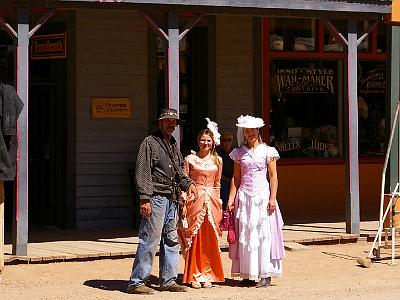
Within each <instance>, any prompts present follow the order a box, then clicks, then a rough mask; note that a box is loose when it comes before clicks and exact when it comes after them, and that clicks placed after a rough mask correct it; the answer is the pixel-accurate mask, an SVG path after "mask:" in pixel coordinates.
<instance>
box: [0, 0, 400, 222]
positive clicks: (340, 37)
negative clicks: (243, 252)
mask: <svg viewBox="0 0 400 300" xmlns="http://www.w3.org/2000/svg"><path fill="white" fill-rule="evenodd" d="M167 4H168V5H167ZM21 7H22V8H25V10H26V12H27V13H29V17H28V23H29V26H30V28H34V26H35V23H36V22H37V20H40V18H41V16H43V15H46V13H47V12H48V11H49V10H52V15H51V16H50V17H49V18H48V19H46V20H45V21H46V22H39V23H40V24H42V26H41V27H40V29H38V30H37V31H35V33H34V34H32V37H31V41H30V52H29V54H30V58H29V96H27V97H28V98H27V99H29V126H28V127H29V128H28V129H29V130H28V132H29V144H28V147H27V149H29V150H27V161H28V162H29V163H28V164H27V165H28V166H27V167H28V168H29V173H28V175H29V176H27V177H26V178H27V179H26V180H27V182H29V187H27V197H29V222H30V225H31V226H36V225H38V226H52V225H56V226H61V227H76V228H96V227H97V228H99V227H121V226H133V225H134V224H135V223H136V221H135V219H134V218H138V216H137V215H136V216H135V214H134V211H135V209H134V207H135V205H136V204H137V202H135V199H134V198H135V197H134V195H133V192H132V188H131V181H130V177H129V174H128V170H129V169H132V168H134V164H135V159H136V153H137V150H138V147H139V145H140V142H141V140H142V139H143V138H144V137H145V136H146V135H147V134H148V133H149V132H150V131H151V130H152V129H154V119H155V118H156V115H157V111H158V110H159V109H160V108H161V107H162V106H166V105H171V95H172V96H174V97H177V99H178V102H176V101H175V102H172V104H173V105H172V106H176V105H178V107H179V110H180V116H181V117H182V118H183V119H186V121H187V122H186V124H185V126H183V128H181V137H182V139H181V148H182V151H183V152H185V151H188V150H190V149H193V147H195V136H196V134H197V132H198V131H199V130H200V129H202V128H203V127H204V126H205V125H206V124H205V121H204V117H207V116H208V117H210V118H212V119H215V120H216V121H217V122H218V124H219V126H220V128H221V129H223V130H229V131H232V132H233V133H235V132H236V128H235V121H236V118H237V117H238V116H239V115H240V114H253V115H257V116H262V117H263V118H264V120H265V121H266V122H267V123H268V124H269V125H270V126H269V128H265V129H264V132H263V135H264V139H265V140H266V141H267V142H269V143H270V144H271V145H274V146H275V147H277V149H278V151H280V153H281V156H282V159H281V160H280V161H279V163H278V171H279V180H280V186H279V192H278V197H279V199H278V200H279V201H280V206H281V208H282V211H283V214H284V216H285V217H286V218H287V220H295V219H302V218H309V219H313V220H322V221H323V220H330V219H337V220H344V219H345V216H346V214H348V213H349V211H350V213H351V209H350V210H346V203H347V204H349V203H352V202H351V201H353V200H346V199H347V198H348V197H357V198H358V199H357V201H358V200H359V210H358V212H357V211H356V212H355V214H357V213H358V215H359V217H360V216H361V218H377V216H378V213H379V192H380V176H381V171H382V164H383V158H384V157H383V155H384V154H383V153H384V150H385V145H386V144H385V143H386V140H385V136H387V128H388V126H387V125H388V124H390V122H388V121H386V120H387V118H388V116H389V118H390V116H391V108H392V107H393V100H392V98H393V95H392V94H393V91H391V85H390V84H388V82H390V81H391V80H390V76H391V72H392V68H393V67H392V65H391V61H392V60H391V59H389V57H390V55H391V50H390V47H391V46H392V43H391V42H390V41H391V40H392V26H391V25H390V24H389V23H385V22H383V17H384V15H385V14H388V13H390V11H391V1H333V2H332V1H309V0H303V1H286V2H281V1H223V0H221V1H193V2H191V1H178V0H176V1H133V0H126V1H95V0H87V1H84V0H81V1H80V0H79V1H78V0H65V1H40V0H38V1H23V0H19V1H5V3H4V4H1V5H0V18H1V21H2V25H3V28H4V29H3V30H2V31H0V80H1V81H4V82H10V83H12V84H17V80H18V79H17V77H18V76H17V74H18V71H15V70H14V64H13V61H14V59H15V58H16V57H17V51H16V47H15V41H14V40H13V39H12V38H10V35H9V32H8V33H7V28H9V27H7V25H8V26H11V28H17V27H18V24H19V22H18V10H19V9H20V8H21ZM53 9H54V11H53ZM171 12H173V14H174V16H175V17H176V20H178V29H179V30H180V33H182V32H183V31H184V30H185V28H186V27H185V26H186V25H188V24H189V25H190V24H191V22H193V20H194V19H195V20H196V22H195V26H189V27H188V29H190V30H188V32H187V33H186V35H185V36H183V37H182V38H181V40H180V42H179V51H178V52H177V53H179V54H178V55H179V65H178V66H175V69H176V70H175V72H177V73H178V74H179V77H178V80H179V81H178V82H179V85H177V87H178V90H177V94H176V93H175V94H173V93H172V94H171V91H170V90H169V89H168V78H170V79H171V76H172V75H171V73H169V72H170V69H171V68H169V67H168V64H169V62H170V61H171V58H169V59H168V54H167V53H168V49H169V48H168V42H166V41H165V38H163V36H162V33H166V34H167V35H168V34H173V30H171V28H172V29H173V27H171V23H170V22H169V21H168V20H167V19H168V18H167V17H168V15H169V14H171ZM349 20H350V21H349ZM192 25H194V24H192ZM354 25H355V28H356V29H355V32H354ZM160 29H161V30H160ZM160 32H161V34H160ZM349 32H350V33H351V34H349ZM365 33H367V35H366V36H365V39H363V40H361V41H360V44H359V46H358V54H355V56H356V57H357V56H358V62H356V63H357V65H358V67H356V71H358V75H359V77H357V78H356V82H355V84H356V85H357V93H356V97H357V95H358V102H356V103H358V105H357V106H356V110H357V113H358V115H359V116H358V117H357V120H356V123H358V125H357V126H358V127H357V130H356V131H354V128H353V127H352V125H348V124H350V123H349V118H348V117H346V115H349V116H351V114H350V113H349V109H350V108H351V109H354V105H352V107H350V105H349V101H348V99H349V97H353V99H354V95H350V94H351V93H352V92H354V89H352V88H351V87H349V84H348V82H349V80H348V78H347V77H348V76H347V74H348V67H347V66H348V65H349V63H348V62H349V59H348V57H349V55H348V51H347V50H346V49H347V46H346V42H349V40H348V39H349V37H354V36H358V38H360V37H362V36H363V35H364V34H365ZM57 34H64V35H65V40H64V43H65V48H66V54H65V57H51V55H50V56H48V57H47V58H46V57H45V58H34V57H33V56H32V52H33V50H32V47H33V45H36V44H34V43H33V42H32V38H34V37H35V36H38V37H44V38H46V37H48V38H51V37H52V36H53V35H57ZM170 38H171V37H170ZM50 42H51V40H50V39H49V40H47V43H50ZM353 54H354V53H353ZM396 72H397V71H396ZM352 84H353V86H354V80H353V82H352ZM392 85H393V84H392ZM397 88H398V86H397ZM359 97H363V99H362V100H361V99H359ZM98 99H103V100H104V99H105V101H107V99H108V102H110V101H112V100H116V101H117V102H118V99H129V104H130V111H129V115H125V117H118V116H117V117H116V116H115V115H114V116H113V115H112V114H111V115H109V117H107V114H106V116H105V117H104V116H103V117H96V116H94V115H93V110H94V109H95V106H94V104H93V103H94V101H95V100H98ZM356 99H357V98H356ZM353 102H354V101H353ZM349 107H350V108H349ZM385 117H386V120H385ZM350 118H351V117H350ZM353 121H354V120H353ZM383 121H385V122H383ZM383 125H384V127H382V126H383ZM385 128H386V132H385ZM354 132H356V133H357V143H358V146H359V147H358V149H359V154H360V155H359V156H358V155H357V160H358V157H359V163H358V161H357V168H359V174H358V170H357V173H355V174H353V173H351V172H350V171H353V169H354V168H353V167H351V166H349V165H348V162H349V161H352V160H351V159H349V154H348V152H349V145H348V143H347V140H348V135H350V136H351V135H354ZM350 148H351V147H350ZM353 152H354V151H353ZM351 155H353V156H351ZM350 157H354V153H353V154H350ZM394 170H395V169H394V168H392V172H394ZM396 172H397V171H396ZM349 176H350V177H351V176H354V178H356V177H357V180H353V181H352V183H349V182H350V181H351V180H350V179H349ZM28 178H29V179H28ZM358 178H359V180H358ZM358 181H359V185H358ZM354 182H356V184H357V185H358V187H359V195H358V190H357V191H356V193H354V194H352V195H350V196H349V194H351V193H349V190H351V188H350V187H349V184H354ZM14 188H15V187H13V186H10V187H8V189H9V190H10V191H11V192H9V193H10V195H12V194H13V193H12V191H13V189H14ZM17 189H18V188H17ZM8 203H10V202H8ZM6 204H7V200H6ZM6 206H7V205H6ZM13 206H14V211H15V210H16V209H15V205H9V206H8V208H7V207H6V213H7V212H8V215H9V216H10V215H11V217H9V218H10V221H9V222H12V220H11V219H13V218H14V217H13V213H12V208H13ZM353 213H354V212H353ZM27 217H28V216H27ZM349 218H350V217H349Z"/></svg>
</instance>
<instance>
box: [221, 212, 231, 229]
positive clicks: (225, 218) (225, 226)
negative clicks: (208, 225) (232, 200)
mask: <svg viewBox="0 0 400 300" xmlns="http://www.w3.org/2000/svg"><path fill="white" fill-rule="evenodd" d="M229 218H230V212H229V211H228V210H225V211H224V212H222V220H221V223H219V229H220V230H221V231H227V230H228V228H229Z"/></svg>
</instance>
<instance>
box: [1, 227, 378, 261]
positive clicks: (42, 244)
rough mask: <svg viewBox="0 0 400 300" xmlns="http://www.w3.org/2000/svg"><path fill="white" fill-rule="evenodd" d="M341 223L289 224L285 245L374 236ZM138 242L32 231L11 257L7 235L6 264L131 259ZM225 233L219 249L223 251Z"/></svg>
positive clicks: (119, 236) (121, 236)
mask: <svg viewBox="0 0 400 300" xmlns="http://www.w3.org/2000/svg"><path fill="white" fill-rule="evenodd" d="M345 228H346V224H345V223H344V222H332V223H305V222H304V223H292V224H290V225H285V226H284V239H285V243H287V244H293V243H299V244H324V243H326V244H329V243H346V242H357V241H358V240H359V238H362V239H364V240H365V239H366V237H373V236H375V233H376V230H377V228H378V222H377V221H370V222H361V235H360V237H359V236H358V235H352V234H346V233H345V232H346V230H345ZM138 242H139V239H138V237H137V231H135V230H132V229H127V228H124V229H119V230H117V229H102V230H61V229H52V230H46V231H33V232H30V233H29V244H28V255H27V256H22V257H21V256H14V255H12V246H11V244H10V237H9V236H7V235H6V245H5V250H4V251H5V264H19V263H49V262H59V261H70V260H91V259H104V258H123V257H134V256H135V253H136V248H137V246H138ZM227 247H228V244H227V243H226V233H224V235H223V237H222V239H221V248H222V250H226V249H227Z"/></svg>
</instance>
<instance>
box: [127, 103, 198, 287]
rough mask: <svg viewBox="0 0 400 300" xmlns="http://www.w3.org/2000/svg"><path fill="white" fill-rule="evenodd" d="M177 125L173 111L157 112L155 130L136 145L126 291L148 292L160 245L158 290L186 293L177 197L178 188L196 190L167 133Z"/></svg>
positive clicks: (177, 150) (174, 111) (169, 109)
mask: <svg viewBox="0 0 400 300" xmlns="http://www.w3.org/2000/svg"><path fill="white" fill-rule="evenodd" d="M180 123H181V120H180V119H179V118H178V114H177V111H176V110H175V109H171V108H167V109H163V110H161V113H160V115H159V118H158V126H159V130H158V131H156V132H155V133H153V134H152V135H149V136H147V137H146V138H145V139H144V140H143V142H142V144H141V145H140V148H139V152H138V156H137V161H136V185H137V190H138V193H139V196H140V214H141V215H142V221H141V224H140V228H139V246H138V248H137V251H136V256H135V261H134V263H133V267H132V274H131V277H130V281H129V285H128V290H127V292H128V293H130V294H153V293H154V290H153V289H152V288H150V287H148V286H146V281H147V280H148V278H149V277H150V272H151V268H152V265H153V259H154V256H155V254H156V252H157V250H158V247H160V273H159V281H160V290H161V291H170V292H185V291H187V289H186V287H184V286H181V285H178V284H177V283H176V278H177V275H178V257H179V242H178V235H177V222H178V201H177V200H178V198H179V194H180V191H181V190H183V191H185V192H187V193H188V195H191V194H192V193H194V194H197V190H196V187H195V185H194V183H193V181H192V180H191V179H190V178H189V177H187V176H185V175H184V174H183V158H182V155H181V153H180V152H179V149H178V147H177V143H176V140H175V138H174V137H173V136H172V133H173V132H174V130H175V127H176V126H177V125H178V124H180Z"/></svg>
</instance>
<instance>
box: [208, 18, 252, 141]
mask: <svg viewBox="0 0 400 300" xmlns="http://www.w3.org/2000/svg"><path fill="white" fill-rule="evenodd" d="M216 80H217V82H216V99H217V103H216V108H217V120H218V124H219V126H220V128H221V129H222V130H229V131H231V132H234V133H235V132H236V127H235V123H236V118H237V117H238V116H239V115H240V114H253V113H254V87H253V84H254V83H253V19H252V17H242V16H218V17H217V18H216ZM235 135H236V134H235Z"/></svg>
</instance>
